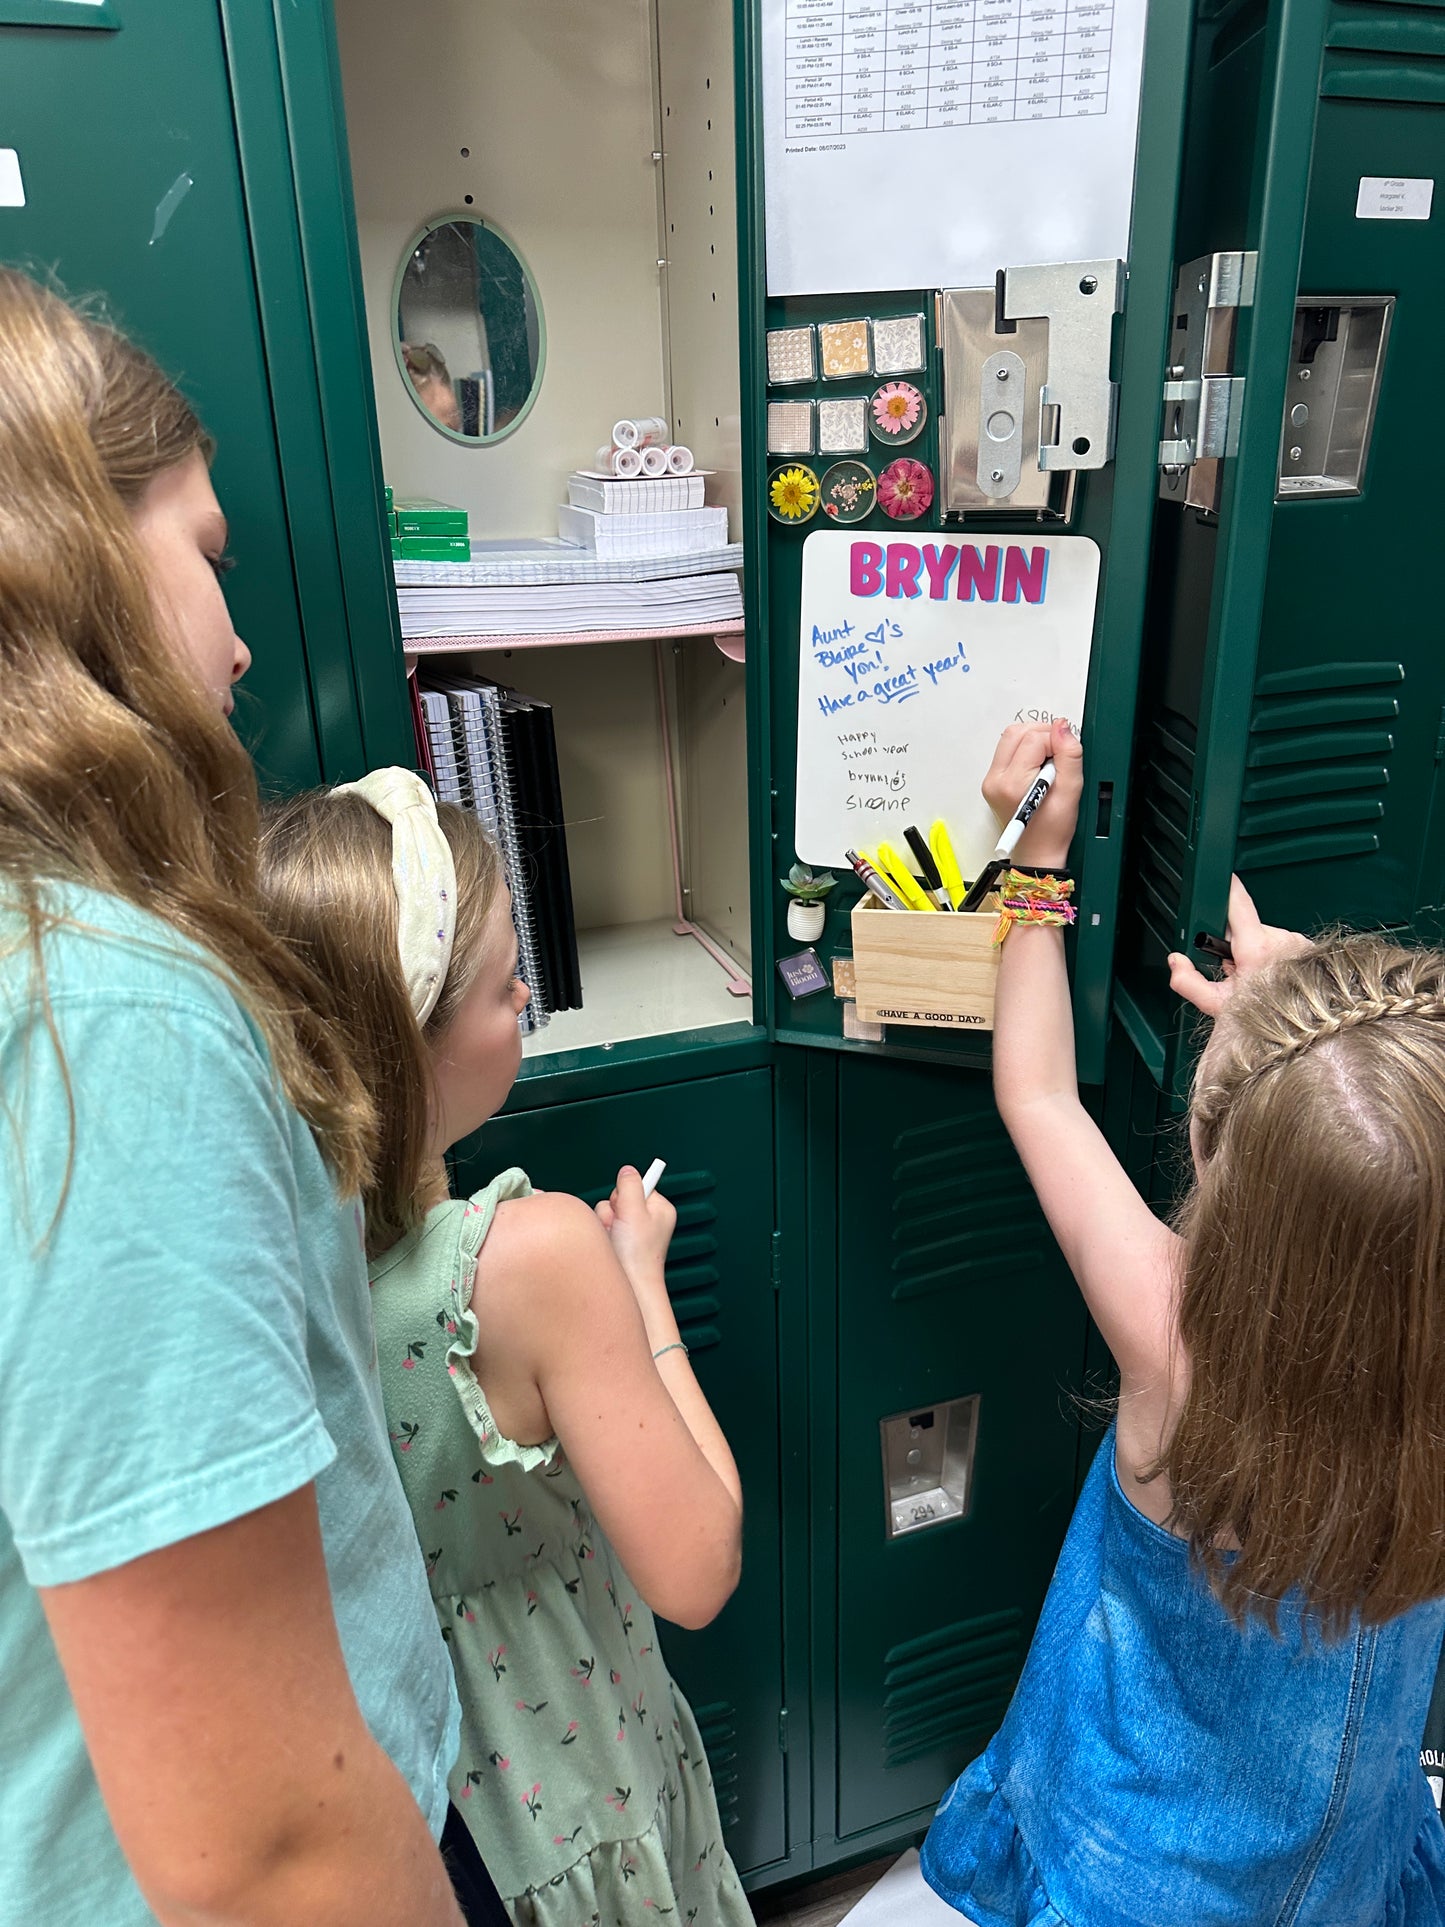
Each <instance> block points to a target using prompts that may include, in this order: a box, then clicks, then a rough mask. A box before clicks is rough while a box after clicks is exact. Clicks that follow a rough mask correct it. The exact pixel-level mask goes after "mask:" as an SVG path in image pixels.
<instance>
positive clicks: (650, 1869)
mask: <svg viewBox="0 0 1445 1927" xmlns="http://www.w3.org/2000/svg"><path fill="white" fill-rule="evenodd" d="M262 871H263V880H264V887H265V890H266V893H267V896H268V899H269V902H270V906H271V914H272V917H273V921H274V924H275V927H276V928H277V929H278V930H280V931H282V932H284V933H285V934H286V935H287V936H288V937H289V938H290V939H291V941H292V942H293V943H294V944H295V945H296V947H297V948H298V950H299V951H300V952H301V954H302V955H303V956H304V957H305V958H306V959H307V961H308V963H309V964H310V965H311V966H312V967H313V968H314V970H315V971H316V973H317V975H318V976H319V977H321V978H322V979H323V980H324V981H325V982H326V984H327V985H328V987H329V990H330V992H331V996H332V1006H331V1007H332V1009H333V1011H334V1013H335V1015H336V1018H337V1020H338V1022H340V1023H344V1024H345V1026H346V1029H347V1034H348V1037H349V1039H350V1041H351V1044H352V1049H353V1052H354V1055H355V1058H356V1062H357V1064H358V1066H359V1067H360V1069H361V1072H362V1076H363V1078H364V1079H365V1080H366V1082H367V1085H368V1087H369V1089H370V1090H371V1091H372V1093H373V1094H374V1096H375V1099H376V1102H377V1107H378V1110H379V1112H380V1114H381V1124H382V1135H383V1149H382V1156H381V1158H380V1160H379V1162H378V1166H377V1172H376V1178H375V1181H374V1183H373V1184H372V1186H371V1187H370V1189H369V1190H368V1192H367V1194H366V1225H367V1242H368V1246H369V1248H370V1251H371V1253H372V1265H371V1276H372V1282H373V1291H372V1300H373V1307H374V1311H375V1317H376V1331H377V1344H378V1347H379V1352H380V1360H381V1382H382V1393H383V1396H384V1398H385V1401H386V1411H387V1418H388V1421H389V1424H390V1429H391V1439H392V1444H393V1446H394V1448H395V1451H396V1462H397V1465H398V1466H399V1468H400V1471H401V1476H402V1482H403V1484H404V1485H405V1487H406V1491H407V1496H408V1497H409V1499H410V1500H411V1506H412V1514H413V1517H414V1519H415V1522H416V1531H417V1537H418V1539H419V1541H420V1550H421V1557H422V1561H424V1565H425V1571H426V1574H427V1577H428V1581H429V1583H430V1587H431V1595H432V1601H433V1604H434V1606H435V1609H436V1613H437V1617H438V1620H439V1622H440V1624H441V1627H442V1631H443V1633H444V1635H445V1637H446V1639H447V1641H448V1644H449V1649H450V1652H451V1657H452V1663H453V1665H454V1667H455V1668H456V1676H457V1684H458V1687H459V1690H460V1693H461V1700H462V1745H461V1754H460V1757H459V1759H458V1761H457V1764H456V1768H455V1770H454V1772H453V1775H452V1781H451V1787H452V1795H453V1798H454V1799H455V1800H456V1802H457V1804H458V1806H459V1808H460V1809H461V1811H462V1812H463V1813H464V1814H465V1816H466V1819H467V1822H468V1824H469V1825H470V1826H471V1828H472V1829H473V1831H474V1833H475V1836H476V1838H477V1840H478V1842H479V1843H480V1844H481V1845H482V1847H483V1849H484V1851H485V1853H486V1857H487V1861H488V1864H489V1866H490V1867H491V1869H492V1872H493V1874H494V1875H495V1877H496V1880H497V1885H498V1887H499V1889H500V1891H501V1894H502V1897H503V1899H504V1901H505V1903H506V1905H507V1908H508V1911H509V1913H510V1914H511V1917H512V1920H513V1921H514V1922H515V1923H517V1927H592V1924H595V1927H633V1923H636V1927H643V1923H646V1922H650V1921H653V1920H656V1919H658V1918H664V1919H674V1920H677V1921H678V1922H680V1923H681V1922H691V1923H693V1924H694V1927H744V1923H746V1922H748V1921H750V1920H751V1918H752V1916H751V1914H750V1912H749V1909H748V1906H747V1902H746V1900H745V1899H744V1897H743V1893H742V1890H741V1887H740V1885H739V1883H738V1877H737V1874H736V1872H735V1871H734V1869H733V1865H732V1862H731V1861H730V1859H729V1858H728V1855H727V1852H726V1850H725V1848H724V1845H723V1837H722V1825H721V1822H720V1819H719V1815H718V1807H717V1800H716V1797H715V1795H714V1793H713V1788H712V1781H711V1777H710V1775H709V1772H708V1764H707V1759H706V1755H705V1754H704V1751H703V1747H702V1742H701V1739H700V1737H699V1734H698V1730H697V1725H696V1722H695V1721H694V1719H693V1716H692V1712H691V1709H690V1708H689V1707H688V1704H687V1702H686V1700H685V1699H684V1698H683V1696H682V1694H681V1693H680V1692H679V1691H678V1689H677V1687H676V1686H675V1685H674V1684H673V1681H672V1679H671V1677H670V1676H669V1674H668V1671H667V1667H666V1664H665V1662H664V1660H663V1656H662V1652H661V1649H660V1645H659V1639H658V1629H657V1626H656V1623H655V1621H654V1619H653V1609H656V1611H658V1612H659V1613H662V1614H664V1615H665V1616H666V1617H667V1618H669V1619H672V1620H674V1621H676V1622H678V1623H679V1624H681V1625H684V1626H692V1627H696V1626H702V1625H705V1624H706V1623H707V1622H708V1621H709V1620H711V1619H712V1618H713V1617H714V1616H715V1614H716V1613H717V1612H718V1611H719V1610H720V1609H721V1608H722V1606H723V1605H724V1603H725V1602H726V1600H727V1598H728V1596H729V1595H730V1593H731V1592H732V1590H733V1587H734V1586H735V1584H736V1582H737V1576H738V1570H739V1559H740V1553H741V1526H742V1505H741V1494H740V1490H739V1485H738V1477H737V1471H736V1468H735V1467H734V1464H733V1459H732V1454H731V1453H730V1451H729V1450H728V1447H727V1442H726V1440H725V1439H724V1438H723V1435H722V1433H721V1431H720V1430H719V1428H718V1425H717V1422H716V1420H715V1419H714V1418H713V1415H712V1412H711V1411H710V1410H709V1408H708V1405H707V1401H706V1400H705V1399H704V1397H703V1394H702V1392H701V1390H700V1389H699V1387H698V1383H697V1380H696V1379H695V1378H694V1377H693V1374H692V1369H691V1366H690V1365H689V1362H688V1356H687V1349H686V1347H685V1346H684V1345H683V1344H682V1342H681V1340H680V1339H679V1336H678V1329H677V1324H676V1321H675V1319H674V1317H673V1314H672V1309H671V1306H670V1304H669V1302H668V1296H667V1286H666V1283H665V1281H664V1276H663V1264H664V1260H665V1257H666V1253H667V1246H668V1241H669V1238H670V1236H671V1233H672V1227H673V1224H674V1221H675V1213H674V1211H673V1208H672V1206H671V1205H670V1204H668V1203H667V1201H666V1200H665V1199H664V1198H663V1197H661V1196H660V1195H654V1196H653V1197H651V1198H650V1199H649V1198H647V1197H645V1196H644V1194H643V1188H642V1181H641V1179H640V1178H639V1176H638V1174H637V1172H636V1171H635V1170H632V1169H631V1168H630V1167H628V1168H625V1169H624V1170H623V1171H622V1172H621V1173H620V1174H619V1176H618V1180H617V1186H616V1189H615V1190H614V1191H613V1193H612V1196H611V1199H610V1200H609V1201H607V1202H605V1203H604V1204H602V1205H599V1206H598V1209H597V1212H596V1214H594V1213H593V1212H592V1211H590V1210H589V1209H588V1208H587V1206H586V1205H584V1204H582V1203H581V1202H580V1201H579V1200H578V1199H576V1198H572V1197H567V1196H564V1195H562V1194H560V1193H547V1194H542V1193H534V1192H533V1191H532V1188H531V1186H530V1184H529V1183H528V1181H527V1179H526V1177H525V1176H524V1175H523V1173H522V1172H520V1171H516V1170H510V1171H504V1172H503V1173H502V1174H501V1175H500V1176H499V1177H497V1178H495V1179H494V1180H493V1181H492V1183H490V1184H489V1185H487V1186H486V1187H485V1188H484V1189H483V1190H481V1191H479V1192H477V1193H476V1194H475V1195H474V1196H473V1197H471V1198H470V1199H453V1198H450V1197H449V1196H448V1195H447V1190H448V1187H447V1178H446V1170H445V1164H444V1155H445V1152H446V1150H447V1149H448V1147H449V1146H451V1145H452V1144H454V1143H456V1142H457V1141H458V1140H459V1139H461V1138H463V1137H466V1136H468V1135H470V1134H471V1133H472V1132H473V1131H475V1130H477V1129H478V1127H479V1126H481V1125H482V1124H483V1123H485V1121H486V1120H487V1118H489V1117H491V1116H492V1115H493V1113H494V1112H496V1111H497V1110H498V1109H499V1108H500V1107H501V1105H502V1103H503V1101H504V1100H505V1098H506V1096H507V1093H508V1091H509V1090H510V1088H511V1086H512V1083H513V1081H514V1080H515V1078H516V1075H517V1072H518V1070H519V1068H520V1065H521V1054H522V1046H521V1033H520V1031H519V1029H518V1023H517V1019H518V1016H519V1014H520V1012H521V1011H522V1009H523V1007H524V1006H525V1004H526V1001H527V994H528V993H527V986H526V985H525V984H524V983H522V982H521V981H520V980H519V979H518V977H517V974H516V971H517V939H516V934H515V931H514V929H513V926H512V915H511V899H510V893H509V891H508V889H507V885H506V880H505V877H504V875H503V872H502V867H501V863H500V859H499V857H498V854H497V851H496V849H495V847H494V846H493V844H492V843H491V842H490V841H489V839H488V838H487V836H486V833H485V831H484V830H483V829H482V826H481V824H480V822H479V821H478V820H477V818H476V817H475V816H473V815H471V814H470V813H469V812H466V811H463V810H460V809H456V808H453V807H452V806H450V805H446V804H443V805H441V806H440V808H439V807H438V806H437V805H436V804H435V803H434V801H433V799H432V796H431V793H430V791H429V790H428V789H427V787H426V785H425V784H424V783H423V782H422V781H421V780H420V778H418V777H416V776H413V775H412V774H411V773H410V772H409V771H406V770H382V771H376V772H374V773H373V774H372V775H371V776H369V777H367V778H366V779H365V781H364V782H362V783H360V784H350V785H344V786H343V787H342V789H340V790H336V791H331V792H329V793H317V794H312V795H308V796H304V797H300V798H297V799H296V800H295V801H293V802H292V803H289V804H285V805H282V806H280V807H279V809H278V810H277V811H276V812H275V813H274V814H273V815H272V816H271V818H270V820H269V822H268V824H267V827H266V830H265V833H264V835H263V839H262ZM420 1564H421V1562H419V1569H420Z"/></svg>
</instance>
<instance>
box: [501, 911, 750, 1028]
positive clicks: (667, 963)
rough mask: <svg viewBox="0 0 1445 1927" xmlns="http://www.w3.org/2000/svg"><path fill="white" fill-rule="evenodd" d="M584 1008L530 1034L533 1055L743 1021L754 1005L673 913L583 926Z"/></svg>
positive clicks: (579, 942) (580, 935)
mask: <svg viewBox="0 0 1445 1927" xmlns="http://www.w3.org/2000/svg"><path fill="white" fill-rule="evenodd" d="M577 948H578V951H579V953H580V955H581V960H582V994H583V997H584V999H585V1000H586V1001H585V1007H584V1008H583V1009H582V1010H564V1011H559V1012H558V1014H557V1015H556V1016H555V1017H554V1018H553V1019H552V1021H551V1022H550V1023H549V1024H547V1025H546V1026H545V1027H544V1028H543V1029H541V1030H539V1031H537V1032H535V1033H534V1034H533V1035H532V1036H531V1037H528V1038H526V1039H524V1041H523V1044H522V1054H523V1056H524V1057H527V1058H537V1057H550V1056H552V1055H553V1054H555V1053H556V1052H558V1051H573V1050H585V1049H587V1048H588V1047H589V1046H594V1045H597V1044H611V1043H616V1042H618V1041H619V1040H620V1039H622V1038H624V1037H660V1036H663V1035H665V1034H666V1033H668V1032H670V1031H683V1030H705V1029H707V1028H708V1027H709V1026H710V1025H713V1024H735V1023H737V1021H738V1019H739V1016H740V1015H742V1016H746V1014H747V1006H746V1005H740V1004H739V1001H738V999H737V998H736V997H733V996H730V995H729V994H728V988H727V977H726V976H725V975H724V973H723V972H722V971H721V970H720V969H719V968H718V966H717V964H716V963H715V962H714V960H713V959H712V958H711V957H709V956H708V954H707V952H706V951H705V950H703V949H702V948H701V947H700V946H699V945H698V944H696V943H694V942H692V941H691V939H689V938H688V937H686V936H681V937H680V936H676V935H675V934H674V932H673V926H672V919H671V918H670V917H661V918H658V919H656V920H655V921H652V922H648V923H623V924H615V925H613V926H612V927H611V928H607V929H601V930H581V931H579V932H578V935H577Z"/></svg>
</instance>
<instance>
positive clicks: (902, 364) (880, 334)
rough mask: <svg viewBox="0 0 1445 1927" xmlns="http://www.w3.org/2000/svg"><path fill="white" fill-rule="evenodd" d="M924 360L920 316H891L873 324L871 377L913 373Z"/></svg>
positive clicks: (915, 372)
mask: <svg viewBox="0 0 1445 1927" xmlns="http://www.w3.org/2000/svg"><path fill="white" fill-rule="evenodd" d="M924 360H925V355H924V350H923V316H922V315H921V314H900V315H892V316H890V317H889V319H888V320H886V321H875V322H874V323H873V372H874V374H875V375H913V374H917V372H918V370H919V369H920V368H922V366H923V364H924Z"/></svg>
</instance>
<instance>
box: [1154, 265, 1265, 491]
mask: <svg viewBox="0 0 1445 1927" xmlns="http://www.w3.org/2000/svg"><path fill="white" fill-rule="evenodd" d="M1258 265H1259V257H1258V255H1257V254H1255V253H1254V251H1253V250H1252V249H1251V250H1249V251H1247V252H1236V253H1232V254H1203V255H1201V256H1200V257H1199V259H1198V260H1197V261H1186V262H1185V264H1184V266H1183V267H1182V268H1180V270H1179V273H1178V276H1177V278H1176V281H1175V284H1174V326H1173V329H1172V330H1171V332H1170V337H1169V342H1170V346H1169V366H1168V370H1167V372H1166V374H1165V377H1164V418H1163V422H1162V425H1161V435H1160V441H1159V493H1160V495H1161V497H1162V498H1163V499H1164V500H1165V501H1166V502H1180V503H1182V504H1183V505H1184V506H1185V507H1186V508H1196V509H1205V510H1209V511H1212V510H1214V509H1217V508H1218V507H1219V496H1220V491H1221V489H1222V487H1223V484H1224V476H1223V468H1222V464H1223V463H1224V462H1225V461H1226V460H1227V458H1228V457H1229V456H1231V455H1233V454H1234V453H1235V451H1236V449H1237V448H1238V446H1239V416H1240V408H1241V405H1242V403H1243V400H1244V377H1243V376H1242V375H1236V374H1235V373H1234V372H1233V370H1234V338H1235V321H1236V318H1237V316H1238V313H1239V310H1240V309H1241V308H1250V307H1253V305H1254V282H1255V274H1256V270H1257V268H1258Z"/></svg>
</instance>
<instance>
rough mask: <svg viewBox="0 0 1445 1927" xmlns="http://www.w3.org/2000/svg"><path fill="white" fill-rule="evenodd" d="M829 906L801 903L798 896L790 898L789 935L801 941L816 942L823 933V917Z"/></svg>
mask: <svg viewBox="0 0 1445 1927" xmlns="http://www.w3.org/2000/svg"><path fill="white" fill-rule="evenodd" d="M826 914H827V907H826V905H824V904H821V903H800V902H799V901H798V899H797V898H796V897H790V898H789V899H788V935H789V936H790V937H796V938H797V939H798V942H799V943H816V942H817V940H818V938H819V937H821V936H822V934H823V918H824V916H825V915H826Z"/></svg>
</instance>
